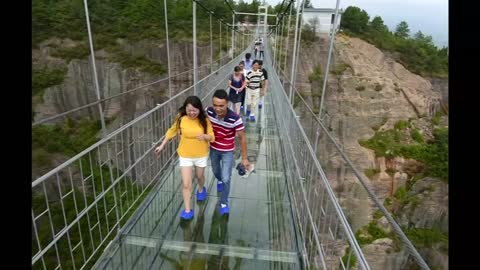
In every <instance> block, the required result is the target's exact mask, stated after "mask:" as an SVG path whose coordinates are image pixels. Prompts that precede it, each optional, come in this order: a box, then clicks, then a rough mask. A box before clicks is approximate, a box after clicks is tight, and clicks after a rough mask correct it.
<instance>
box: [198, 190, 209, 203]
mask: <svg viewBox="0 0 480 270" xmlns="http://www.w3.org/2000/svg"><path fill="white" fill-rule="evenodd" d="M205 199H207V189H206V188H205V187H203V191H202V192H199V191H198V190H197V201H205Z"/></svg>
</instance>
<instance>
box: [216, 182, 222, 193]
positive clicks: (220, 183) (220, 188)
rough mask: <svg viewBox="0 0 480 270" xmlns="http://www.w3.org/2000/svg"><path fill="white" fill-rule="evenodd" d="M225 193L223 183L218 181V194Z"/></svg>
mask: <svg viewBox="0 0 480 270" xmlns="http://www.w3.org/2000/svg"><path fill="white" fill-rule="evenodd" d="M222 191H223V182H222V181H218V182H217V192H222Z"/></svg>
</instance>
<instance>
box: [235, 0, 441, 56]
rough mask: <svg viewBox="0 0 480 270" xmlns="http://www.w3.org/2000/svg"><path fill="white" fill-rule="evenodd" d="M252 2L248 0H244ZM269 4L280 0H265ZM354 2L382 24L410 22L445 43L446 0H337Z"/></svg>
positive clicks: (329, 1)
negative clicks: (380, 19)
mask: <svg viewBox="0 0 480 270" xmlns="http://www.w3.org/2000/svg"><path fill="white" fill-rule="evenodd" d="M244 1H245V2H251V0H244ZM266 2H267V3H268V4H270V5H275V4H277V3H281V0H266ZM311 2H312V4H313V7H315V8H335V4H336V0H311ZM348 6H357V7H359V8H361V9H364V10H365V11H366V12H367V13H368V15H370V18H373V17H375V16H381V17H382V19H383V21H384V22H385V24H386V25H387V26H388V27H389V28H390V30H394V29H395V26H396V25H397V24H398V23H400V22H401V21H406V22H407V23H408V25H409V26H410V33H411V34H414V33H415V32H417V31H418V30H420V31H422V32H423V33H424V34H426V35H431V36H432V38H433V41H434V43H435V44H436V45H437V46H439V47H442V46H447V45H448V0H416V1H415V0H340V8H343V9H345V8H347V7H348Z"/></svg>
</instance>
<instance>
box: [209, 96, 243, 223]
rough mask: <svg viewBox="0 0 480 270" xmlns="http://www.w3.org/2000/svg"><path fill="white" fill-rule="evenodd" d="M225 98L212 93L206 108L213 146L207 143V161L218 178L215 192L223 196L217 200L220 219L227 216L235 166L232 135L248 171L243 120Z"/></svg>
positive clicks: (226, 97)
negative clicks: (236, 140)
mask: <svg viewBox="0 0 480 270" xmlns="http://www.w3.org/2000/svg"><path fill="white" fill-rule="evenodd" d="M227 105H228V94H227V92H226V91H225V90H223V89H219V90H216V91H215V93H213V107H208V108H207V115H208V119H210V122H212V127H213V133H214V134H215V142H213V143H210V161H211V163H212V171H213V174H214V175H215V178H217V180H218V183H217V191H218V192H222V195H221V197H220V209H219V211H220V215H224V214H227V213H229V212H230V209H229V208H228V195H229V193H230V178H231V177H232V169H233V165H234V162H235V160H234V157H233V154H234V150H235V133H237V132H238V136H239V137H240V145H241V150H242V164H243V166H245V168H246V169H247V170H250V163H249V162H248V158H247V137H246V136H245V130H244V129H245V127H244V126H243V121H242V118H241V117H240V116H239V115H238V114H236V113H235V112H234V111H232V110H230V109H229V108H228V106H227Z"/></svg>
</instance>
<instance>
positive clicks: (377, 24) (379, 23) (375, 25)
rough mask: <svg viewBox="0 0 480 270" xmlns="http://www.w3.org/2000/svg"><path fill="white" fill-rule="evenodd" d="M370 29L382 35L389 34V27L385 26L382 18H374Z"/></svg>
mask: <svg viewBox="0 0 480 270" xmlns="http://www.w3.org/2000/svg"><path fill="white" fill-rule="evenodd" d="M370 27H371V29H372V30H375V31H378V32H381V33H386V32H388V27H387V26H386V25H385V24H384V22H383V20H382V17H380V16H375V17H374V18H373V20H372V21H371V22H370Z"/></svg>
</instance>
